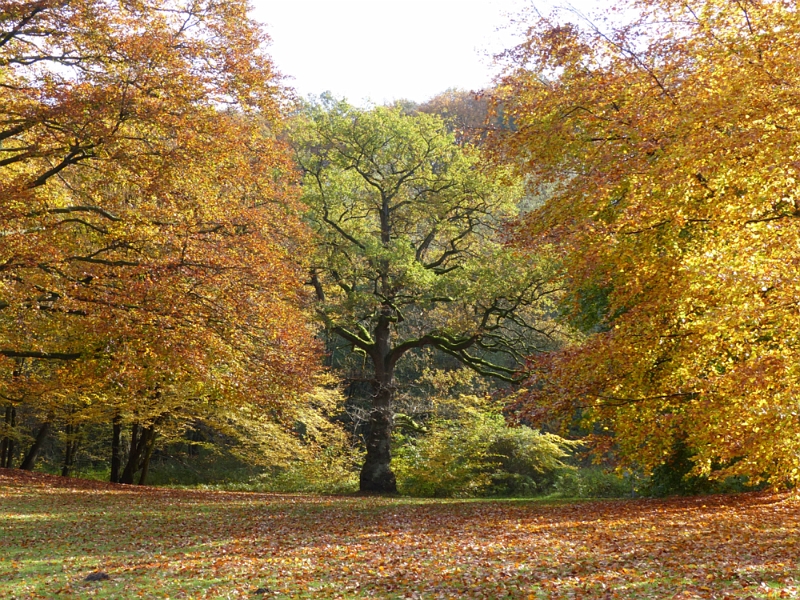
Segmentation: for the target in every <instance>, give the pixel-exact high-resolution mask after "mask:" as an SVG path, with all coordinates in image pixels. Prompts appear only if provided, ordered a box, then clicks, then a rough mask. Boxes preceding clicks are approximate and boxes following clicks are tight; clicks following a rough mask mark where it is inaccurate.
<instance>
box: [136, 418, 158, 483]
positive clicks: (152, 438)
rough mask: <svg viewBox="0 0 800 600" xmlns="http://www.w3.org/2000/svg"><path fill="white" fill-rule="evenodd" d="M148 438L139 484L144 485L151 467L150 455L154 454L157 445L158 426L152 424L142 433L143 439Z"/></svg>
mask: <svg viewBox="0 0 800 600" xmlns="http://www.w3.org/2000/svg"><path fill="white" fill-rule="evenodd" d="M145 439H147V447H146V448H145V453H144V458H143V459H142V474H141V475H139V485H144V484H145V481H146V480H147V472H148V470H149V469H150V457H151V456H152V455H153V448H154V447H155V445H156V426H155V425H150V427H148V428H147V429H146V430H145V432H144V435H142V441H144V440H145Z"/></svg>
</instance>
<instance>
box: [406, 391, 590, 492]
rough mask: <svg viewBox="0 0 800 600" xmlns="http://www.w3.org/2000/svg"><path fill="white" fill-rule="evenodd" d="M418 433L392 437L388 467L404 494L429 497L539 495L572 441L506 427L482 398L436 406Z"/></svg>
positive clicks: (559, 467) (560, 467)
mask: <svg viewBox="0 0 800 600" xmlns="http://www.w3.org/2000/svg"><path fill="white" fill-rule="evenodd" d="M437 408H438V412H439V413H445V414H449V415H450V416H448V417H443V416H440V415H437V416H434V417H433V418H431V419H430V420H429V421H428V423H427V424H426V432H425V433H424V434H423V435H421V436H419V437H412V436H407V435H402V434H397V435H395V442H396V446H397V447H396V450H395V451H394V456H395V459H394V462H393V465H392V466H393V469H394V470H395V473H396V474H397V479H398V482H399V489H400V491H401V492H402V493H404V494H409V495H413V496H429V497H430V496H432V497H459V496H461V497H463V496H477V495H531V494H535V493H541V492H542V491H543V490H545V489H547V487H548V486H549V485H550V484H551V483H552V482H553V480H554V478H555V474H556V473H557V472H560V471H562V470H565V469H569V467H568V466H567V465H566V464H565V463H564V462H563V460H562V459H564V458H566V457H567V456H568V455H569V451H570V450H571V449H572V448H574V447H575V446H576V445H577V444H576V443H575V442H570V441H568V440H565V439H563V438H560V437H558V436H556V435H552V434H547V433H539V432H537V431H534V430H533V429H531V428H529V427H526V426H521V427H509V426H508V425H507V424H506V422H505V418H504V417H503V415H502V414H500V413H499V412H498V411H497V410H494V409H493V407H492V406H491V405H490V404H489V403H488V402H487V401H485V400H482V399H480V398H477V397H475V396H464V395H462V396H461V397H459V398H458V399H457V400H450V401H443V402H441V404H440V406H439V407H437Z"/></svg>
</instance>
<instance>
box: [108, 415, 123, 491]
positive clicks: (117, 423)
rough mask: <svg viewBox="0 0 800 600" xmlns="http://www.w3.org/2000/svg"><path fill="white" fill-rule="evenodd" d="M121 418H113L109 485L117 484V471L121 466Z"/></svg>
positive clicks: (117, 416) (116, 416)
mask: <svg viewBox="0 0 800 600" xmlns="http://www.w3.org/2000/svg"><path fill="white" fill-rule="evenodd" d="M121 438H122V417H120V416H119V415H115V416H114V422H113V425H112V434H111V483H119V469H120V466H122V448H121V444H120V442H121Z"/></svg>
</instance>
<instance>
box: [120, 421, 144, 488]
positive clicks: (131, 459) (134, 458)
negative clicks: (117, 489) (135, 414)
mask: <svg viewBox="0 0 800 600" xmlns="http://www.w3.org/2000/svg"><path fill="white" fill-rule="evenodd" d="M143 450H144V444H143V443H142V440H141V439H139V424H138V423H134V424H133V425H131V449H130V452H128V462H127V463H126V464H125V470H124V471H123V472H122V476H121V477H120V478H119V482H120V483H127V484H132V483H133V476H134V475H136V471H138V470H139V457H140V456H141V455H142V451H143Z"/></svg>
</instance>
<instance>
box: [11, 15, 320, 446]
mask: <svg viewBox="0 0 800 600" xmlns="http://www.w3.org/2000/svg"><path fill="white" fill-rule="evenodd" d="M247 8H248V6H247V3H246V2H240V1H238V0H234V1H228V2H216V1H211V0H186V1H184V0H174V1H173V0H165V1H159V2H141V1H138V0H131V1H123V2H118V3H117V2H113V3H108V2H103V1H101V0H77V1H69V2H68V1H65V0H39V1H19V0H14V1H8V0H0V22H2V25H3V26H2V31H3V33H2V35H0V143H1V144H2V145H1V146H0V173H1V174H2V176H1V177H0V198H1V199H0V361H2V371H3V375H2V377H1V378H0V379H1V381H0V394H2V398H3V399H4V400H5V402H7V403H9V406H10V407H11V408H12V409H13V408H14V407H15V406H16V405H18V404H19V403H21V402H27V403H33V404H35V406H36V407H37V411H38V412H39V414H40V416H41V418H42V420H43V421H45V422H48V421H49V420H50V419H52V418H53V415H55V414H57V413H58V412H59V411H63V410H64V408H65V407H67V406H68V407H71V408H69V410H68V412H69V414H72V415H74V414H75V411H76V410H77V409H76V408H75V407H78V406H81V407H83V408H81V409H80V410H78V413H80V414H84V418H86V417H85V413H86V411H89V414H91V416H92V418H95V419H108V420H110V419H111V418H112V417H115V418H116V421H115V423H117V422H120V420H122V421H124V422H127V423H132V424H136V425H137V426H139V425H140V426H141V427H143V428H145V429H149V430H150V431H151V433H153V434H154V433H155V428H156V425H157V423H158V422H159V418H162V417H163V415H165V414H168V413H169V411H171V410H173V409H177V408H178V407H180V409H181V412H182V413H184V414H185V413H186V412H187V408H186V407H187V405H190V404H191V403H192V402H201V403H207V402H209V401H210V400H209V399H216V400H215V401H218V402H222V403H223V404H224V402H223V401H226V402H236V401H237V399H239V400H244V399H246V400H247V402H248V403H251V404H253V403H254V404H256V405H261V406H270V407H276V408H279V407H280V406H282V405H283V406H285V405H286V404H287V402H288V400H290V399H291V398H293V397H294V395H295V393H299V392H301V391H303V390H304V389H305V387H306V384H305V383H304V382H306V381H308V379H309V377H308V375H309V374H310V373H311V372H312V371H313V370H314V368H315V367H314V365H315V364H316V358H317V352H316V345H315V343H314V341H313V332H312V331H311V330H310V329H309V328H308V326H307V320H306V317H305V314H304V312H303V303H304V297H303V294H302V292H301V281H302V276H301V273H300V270H299V259H301V258H302V256H303V255H304V253H305V252H306V244H307V232H306V230H305V228H304V226H303V225H302V224H301V222H300V220H299V218H298V213H297V205H296V193H295V192H296V190H295V187H294V186H293V184H292V181H293V180H295V179H296V178H295V177H294V174H293V167H292V165H291V162H290V159H289V154H288V153H287V151H286V150H285V148H284V145H283V144H282V143H281V142H280V141H279V140H278V133H279V130H280V128H281V127H282V115H281V107H280V88H279V86H278V79H277V76H276V74H275V73H274V72H273V70H272V65H271V63H270V61H269V59H268V57H267V56H266V55H265V54H264V53H263V51H262V47H263V44H264V43H265V41H266V38H265V36H264V34H262V33H261V32H260V30H259V29H258V27H257V26H256V25H255V24H254V23H253V22H252V21H250V20H249V19H248V17H247ZM189 412H190V411H189ZM76 418H77V417H76ZM7 421H8V419H7Z"/></svg>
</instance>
